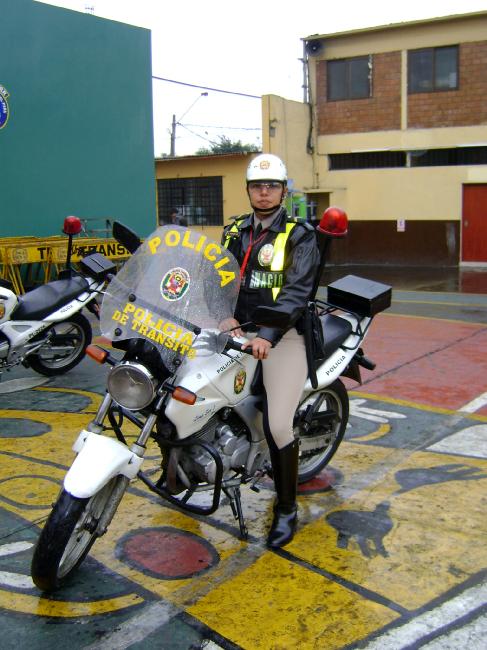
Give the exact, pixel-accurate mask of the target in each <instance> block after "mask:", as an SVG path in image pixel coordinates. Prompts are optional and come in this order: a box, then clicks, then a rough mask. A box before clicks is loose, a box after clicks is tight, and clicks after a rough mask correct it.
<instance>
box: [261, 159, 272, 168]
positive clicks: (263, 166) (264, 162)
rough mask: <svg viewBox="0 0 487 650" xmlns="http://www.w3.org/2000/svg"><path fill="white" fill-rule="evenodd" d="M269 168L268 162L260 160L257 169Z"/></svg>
mask: <svg viewBox="0 0 487 650" xmlns="http://www.w3.org/2000/svg"><path fill="white" fill-rule="evenodd" d="M270 166H271V163H270V162H269V161H268V160H261V161H260V163H259V167H260V168H261V169H269V167H270Z"/></svg>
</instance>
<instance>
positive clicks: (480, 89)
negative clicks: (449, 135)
mask: <svg viewBox="0 0 487 650" xmlns="http://www.w3.org/2000/svg"><path fill="white" fill-rule="evenodd" d="M483 123H487V41H482V42H477V43H462V44H461V45H460V46H459V88H458V90H447V91H442V92H434V93H418V94H415V95H409V96H408V128H412V129H414V128H432V127H445V126H473V125H476V124H483Z"/></svg>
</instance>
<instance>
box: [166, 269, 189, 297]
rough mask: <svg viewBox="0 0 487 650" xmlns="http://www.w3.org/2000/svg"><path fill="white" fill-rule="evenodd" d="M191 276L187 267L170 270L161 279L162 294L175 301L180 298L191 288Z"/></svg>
mask: <svg viewBox="0 0 487 650" xmlns="http://www.w3.org/2000/svg"><path fill="white" fill-rule="evenodd" d="M189 283H190V277H189V273H188V272H187V271H186V269H182V268H181V267H175V268H174V269H171V270H169V271H168V272H167V273H166V275H165V276H164V277H163V278H162V281H161V296H162V297H163V298H164V299H165V300H169V301H171V302H173V301H174V300H180V299H181V298H182V297H183V296H184V294H185V293H186V292H187V290H188V289H189Z"/></svg>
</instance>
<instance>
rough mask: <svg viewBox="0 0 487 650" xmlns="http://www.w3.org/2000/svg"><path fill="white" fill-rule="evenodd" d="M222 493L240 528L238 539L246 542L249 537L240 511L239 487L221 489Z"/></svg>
mask: <svg viewBox="0 0 487 650" xmlns="http://www.w3.org/2000/svg"><path fill="white" fill-rule="evenodd" d="M223 491H224V493H225V494H226V496H227V497H228V498H229V499H230V507H231V508H232V512H233V516H234V517H235V519H238V525H239V528H240V539H243V540H246V539H247V538H248V536H249V532H248V530H247V526H246V525H245V519H244V515H243V511H242V500H241V498H240V486H238V485H237V486H235V487H229V488H223Z"/></svg>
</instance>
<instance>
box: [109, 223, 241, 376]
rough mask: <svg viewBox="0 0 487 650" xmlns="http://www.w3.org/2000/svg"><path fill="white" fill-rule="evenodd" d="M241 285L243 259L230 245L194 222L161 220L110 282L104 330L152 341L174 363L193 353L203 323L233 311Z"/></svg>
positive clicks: (112, 336)
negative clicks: (190, 225) (194, 226)
mask: <svg viewBox="0 0 487 650" xmlns="http://www.w3.org/2000/svg"><path fill="white" fill-rule="evenodd" d="M239 286H240V271H239V266H238V263H237V261H236V259H235V258H234V257H233V255H232V254H231V253H230V252H229V251H227V249H226V248H224V247H223V246H221V245H220V244H218V243H216V242H214V241H211V240H210V239H208V237H206V236H205V235H203V234H201V233H199V232H197V231H195V230H191V229H190V228H183V227H181V226H173V225H169V226H162V227H160V228H158V229H157V230H156V231H154V232H153V233H152V234H151V235H150V236H149V237H148V238H147V239H146V240H145V242H144V243H143V244H142V245H141V246H140V248H139V249H138V250H137V251H136V252H135V253H134V255H132V257H131V258H130V259H129V260H128V261H127V262H126V263H125V264H124V266H123V267H122V268H121V269H120V271H119V272H118V273H117V275H116V276H115V277H114V278H113V279H112V280H111V282H110V283H109V285H108V287H107V290H106V293H105V295H104V298H103V302H102V306H101V315H100V326H101V331H102V334H103V335H104V336H105V337H107V338H109V339H110V340H112V341H122V340H126V339H145V340H147V341H150V342H151V343H152V344H153V345H154V346H156V347H157V348H158V349H159V351H160V353H161V356H162V357H163V360H164V362H165V363H166V365H169V366H170V365H172V363H173V362H174V360H175V359H176V358H177V357H179V358H180V360H183V359H185V358H187V359H192V358H194V357H195V356H196V355H197V353H198V350H197V349H196V348H195V347H194V346H193V344H194V343H195V339H196V337H197V335H198V334H199V332H200V331H201V329H203V328H215V329H217V328H218V325H219V323H220V322H221V321H222V320H223V319H225V318H229V317H232V316H233V314H234V310H235V305H236V301H237V296H238V290H239Z"/></svg>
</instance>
